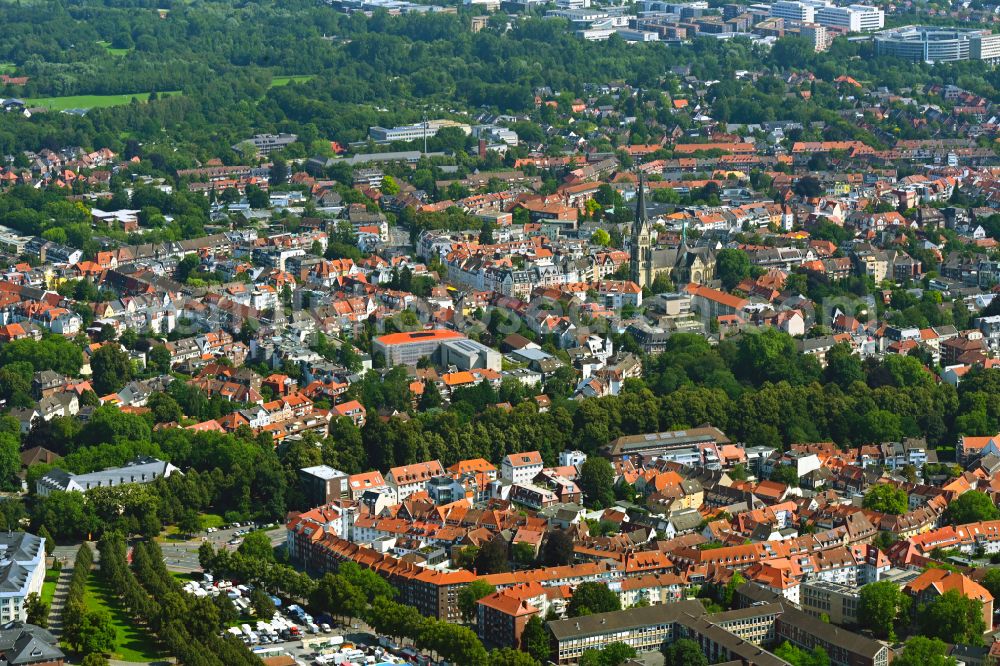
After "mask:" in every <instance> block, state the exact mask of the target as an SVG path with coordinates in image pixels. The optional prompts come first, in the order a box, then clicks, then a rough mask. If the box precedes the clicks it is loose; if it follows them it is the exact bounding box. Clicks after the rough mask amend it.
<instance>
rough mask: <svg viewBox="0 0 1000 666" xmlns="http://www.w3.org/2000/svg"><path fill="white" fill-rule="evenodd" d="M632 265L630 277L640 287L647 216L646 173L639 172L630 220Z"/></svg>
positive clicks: (646, 239) (646, 248) (644, 256)
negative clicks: (632, 219) (633, 211)
mask: <svg viewBox="0 0 1000 666" xmlns="http://www.w3.org/2000/svg"><path fill="white" fill-rule="evenodd" d="M631 245H632V246H631V250H632V256H631V259H632V266H631V269H632V270H631V277H632V282H635V283H636V284H637V285H639V286H640V287H641V286H643V285H644V284H646V280H645V279H644V278H646V277H647V276H646V275H645V269H646V265H645V264H646V263H647V262H648V258H647V257H646V254H647V250H648V248H649V217H648V215H647V213H646V174H645V173H643V172H642V171H640V172H639V187H638V190H637V194H636V203H635V220H634V221H633V222H632V244H631Z"/></svg>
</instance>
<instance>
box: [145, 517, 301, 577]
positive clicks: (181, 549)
mask: <svg viewBox="0 0 1000 666" xmlns="http://www.w3.org/2000/svg"><path fill="white" fill-rule="evenodd" d="M241 529H245V528H233V529H225V530H219V531H218V532H212V533H211V534H208V533H207V532H200V533H199V534H198V535H197V536H195V538H193V539H189V540H181V539H165V540H163V541H162V542H160V548H161V549H162V550H163V559H164V560H165V561H166V563H167V569H169V570H170V571H176V572H179V573H192V572H195V571H201V565H200V564H198V548H199V547H200V546H201V544H202V543H204V542H206V541H207V542H208V543H210V544H212V546H214V547H215V549H216V550H220V549H228V550H235V549H236V548H237V547H238V544H235V545H229V543H228V542H229V541H231V540H232V539H234V538H240V537H235V534H236V532H238V531H240V530H241ZM267 535H268V536H269V537H270V538H271V544H272V545H273V546H278V545H280V544H283V543H284V542H285V528H284V527H283V526H279V527H274V528H271V529H269V530H267Z"/></svg>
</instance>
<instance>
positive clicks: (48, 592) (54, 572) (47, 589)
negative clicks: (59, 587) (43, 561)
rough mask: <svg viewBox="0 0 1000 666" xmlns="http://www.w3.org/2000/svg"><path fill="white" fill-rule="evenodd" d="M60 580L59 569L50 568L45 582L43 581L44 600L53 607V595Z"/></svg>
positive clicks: (46, 573)
mask: <svg viewBox="0 0 1000 666" xmlns="http://www.w3.org/2000/svg"><path fill="white" fill-rule="evenodd" d="M58 580H59V570H58V569H49V570H48V571H46V572H45V582H44V583H42V601H44V602H45V603H47V604H48V605H49V607H50V608H51V607H52V597H54V596H55V594H56V581H58Z"/></svg>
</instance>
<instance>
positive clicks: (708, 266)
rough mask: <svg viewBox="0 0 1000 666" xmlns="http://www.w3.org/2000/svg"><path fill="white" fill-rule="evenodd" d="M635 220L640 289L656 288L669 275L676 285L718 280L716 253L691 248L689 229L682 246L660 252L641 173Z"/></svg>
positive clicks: (634, 271) (634, 266) (634, 260)
mask: <svg viewBox="0 0 1000 666" xmlns="http://www.w3.org/2000/svg"><path fill="white" fill-rule="evenodd" d="M635 199H636V203H635V220H634V221H633V222H632V237H631V242H630V247H629V249H630V260H631V267H630V268H631V271H630V274H631V279H632V281H633V282H635V283H636V284H638V285H639V286H640V287H648V286H650V285H652V284H653V281H654V280H656V278H657V276H659V275H662V274H666V275H667V277H669V278H670V279H671V280H673V282H674V284H675V285H684V284H687V283H688V282H697V283H699V284H705V283H707V282H710V281H711V280H713V279H714V278H715V251H714V250H713V249H711V248H707V247H698V248H691V247H689V246H688V244H687V225H685V226H684V228H683V229H682V231H681V242H680V245H679V246H678V247H675V248H657V247H654V245H655V236H654V230H653V228H652V226H651V225H650V223H649V213H648V212H647V211H646V176H645V174H644V173H643V172H642V171H640V172H639V184H638V187H637V190H636V197H635Z"/></svg>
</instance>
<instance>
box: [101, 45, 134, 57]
mask: <svg viewBox="0 0 1000 666" xmlns="http://www.w3.org/2000/svg"><path fill="white" fill-rule="evenodd" d="M97 45H98V46H103V47H104V50H106V51H107V52H108V53H110V54H111V55H113V56H118V57H119V58H121V57H122V56H126V55H128V53H129V51H131V50H132V49H115V48H112V47H111V42H104V41H101V42H97Z"/></svg>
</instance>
